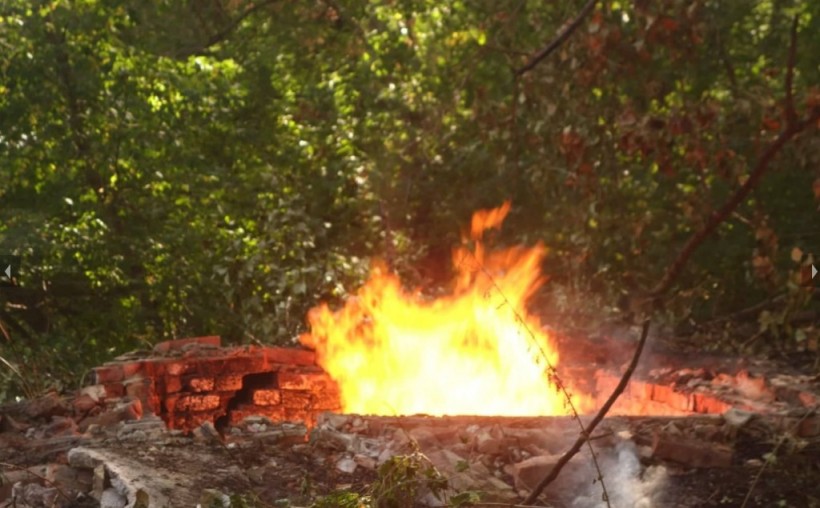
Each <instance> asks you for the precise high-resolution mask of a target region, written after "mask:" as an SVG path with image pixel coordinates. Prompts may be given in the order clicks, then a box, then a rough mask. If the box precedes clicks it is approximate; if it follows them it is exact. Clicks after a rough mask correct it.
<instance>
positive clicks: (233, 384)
mask: <svg viewBox="0 0 820 508" xmlns="http://www.w3.org/2000/svg"><path fill="white" fill-rule="evenodd" d="M214 389H215V390H216V391H218V392H228V391H239V390H241V389H242V376H241V375H240V374H227V375H224V376H219V377H217V378H216V380H215V384H214Z"/></svg>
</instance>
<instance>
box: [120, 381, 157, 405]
mask: <svg viewBox="0 0 820 508" xmlns="http://www.w3.org/2000/svg"><path fill="white" fill-rule="evenodd" d="M124 384H125V394H126V395H129V396H131V397H134V398H137V399H140V400H148V398H149V397H151V396H153V395H154V381H153V380H151V379H146V378H143V377H132V378H131V379H128V380H126V381H125V383H124Z"/></svg>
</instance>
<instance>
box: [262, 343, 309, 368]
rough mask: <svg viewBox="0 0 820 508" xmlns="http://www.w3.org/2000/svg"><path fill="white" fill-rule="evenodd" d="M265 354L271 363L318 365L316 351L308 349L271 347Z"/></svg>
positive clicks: (266, 349)
mask: <svg viewBox="0 0 820 508" xmlns="http://www.w3.org/2000/svg"><path fill="white" fill-rule="evenodd" d="M264 356H265V358H266V359H267V361H268V362H269V363H280V364H283V365H316V353H314V352H313V351H308V350H307V349H298V348H283V347H269V348H265V351H264Z"/></svg>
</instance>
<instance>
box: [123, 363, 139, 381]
mask: <svg viewBox="0 0 820 508" xmlns="http://www.w3.org/2000/svg"><path fill="white" fill-rule="evenodd" d="M142 370H143V369H142V362H124V363H123V364H122V375H123V377H124V378H125V379H128V378H129V377H133V376H136V375H137V374H141V373H142Z"/></svg>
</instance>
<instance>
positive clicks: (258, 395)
mask: <svg viewBox="0 0 820 508" xmlns="http://www.w3.org/2000/svg"><path fill="white" fill-rule="evenodd" d="M281 402H282V394H281V393H280V392H279V390H256V391H255V392H253V403H254V404H256V405H257V406H275V405H277V404H279V403H281Z"/></svg>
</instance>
